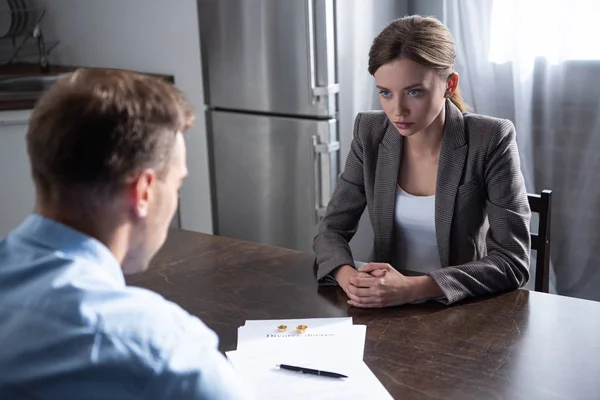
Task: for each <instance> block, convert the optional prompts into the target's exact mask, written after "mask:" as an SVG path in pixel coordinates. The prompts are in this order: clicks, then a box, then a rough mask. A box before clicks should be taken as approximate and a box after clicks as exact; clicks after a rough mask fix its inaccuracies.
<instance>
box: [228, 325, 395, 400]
mask: <svg viewBox="0 0 600 400" xmlns="http://www.w3.org/2000/svg"><path fill="white" fill-rule="evenodd" d="M280 325H286V326H287V329H286V331H285V332H280V331H279V330H278V327H279V326H280ZM298 325H306V326H307V329H306V331H305V332H304V333H300V332H298V331H297V330H296V327H297V326H298ZM366 332H367V327H366V326H365V325H353V323H352V318H309V319H282V320H255V321H246V323H245V325H244V326H241V327H239V328H238V345H237V350H236V351H230V352H227V353H226V354H227V357H228V358H229V361H230V362H231V364H232V365H233V367H234V369H235V370H236V372H237V374H238V375H239V376H240V378H241V379H242V380H243V381H244V382H245V384H246V385H247V387H248V388H249V389H250V390H251V391H252V392H253V393H254V394H255V396H256V397H257V398H258V399H302V400H306V399H307V398H308V399H374V400H377V399H391V398H392V397H391V396H390V395H389V393H388V392H387V391H386V390H385V388H384V387H383V385H382V384H381V382H379V380H378V379H377V377H375V375H374V374H373V373H372V372H371V370H370V369H369V368H368V367H367V365H366V364H365V363H364V362H363V353H364V346H365V338H366ZM280 364H288V365H293V366H297V367H305V368H312V369H317V370H321V371H328V372H335V373H338V374H343V375H347V376H348V378H331V377H325V376H318V375H311V374H304V373H301V372H295V371H289V370H285V369H281V368H278V367H277V366H278V365H280Z"/></svg>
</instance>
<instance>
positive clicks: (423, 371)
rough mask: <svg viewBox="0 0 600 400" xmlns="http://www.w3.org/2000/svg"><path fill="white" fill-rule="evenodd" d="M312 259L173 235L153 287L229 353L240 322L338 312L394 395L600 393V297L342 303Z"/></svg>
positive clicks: (524, 295) (135, 280) (146, 281)
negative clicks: (359, 330) (320, 281)
mask: <svg viewBox="0 0 600 400" xmlns="http://www.w3.org/2000/svg"><path fill="white" fill-rule="evenodd" d="M313 260H314V258H313V255H311V254H306V253H301V252H296V251H292V250H287V249H282V248H275V247H268V246H262V245H259V244H255V243H248V242H242V241H237V240H232V239H227V238H222V237H218V236H211V235H203V234H198V233H192V232H187V231H183V230H172V231H170V233H169V238H168V240H167V243H166V244H165V246H164V247H163V249H162V250H161V251H160V252H159V254H158V255H157V256H156V258H155V260H154V263H153V265H152V267H151V268H150V270H149V271H147V272H145V273H143V274H141V275H137V276H134V277H129V278H128V279H127V281H128V283H129V284H133V285H136V286H142V287H146V288H149V289H152V290H154V291H156V292H158V293H160V294H162V295H163V296H165V297H166V298H167V299H170V300H172V301H174V302H176V303H178V304H180V305H181V306H182V307H183V308H185V309H186V310H188V311H189V312H190V313H192V314H194V315H197V316H198V317H200V318H201V319H202V320H203V321H204V322H205V323H206V324H207V325H208V326H210V327H211V328H212V329H214V330H215V331H216V332H217V333H218V334H219V337H220V340H221V342H220V349H221V351H227V350H233V349H235V347H236V343H237V334H236V332H237V328H238V326H240V325H243V324H244V321H245V320H247V319H277V318H309V317H346V316H351V317H353V319H354V323H355V324H366V325H367V339H366V345H365V362H366V363H367V365H369V367H370V368H371V369H372V370H373V372H374V373H375V375H376V376H377V377H378V378H379V379H380V380H381V381H382V383H383V384H384V385H385V387H386V388H387V389H388V391H389V392H390V393H391V394H392V396H394V398H398V399H477V400H481V399H528V400H530V399H544V400H546V399H569V400H572V399H600V303H597V302H592V301H587V300H578V299H573V298H568V297H562V296H555V295H549V294H543V293H537V292H529V291H524V290H516V291H513V292H510V293H506V294H502V295H498V296H494V297H487V298H482V299H479V300H476V301H469V302H465V303H462V304H459V305H455V306H451V307H447V306H443V305H440V304H437V303H426V304H422V305H408V306H402V307H392V308H387V309H375V310H373V309H370V310H363V309H357V308H353V307H349V306H348V305H347V304H346V297H345V295H344V293H343V291H342V290H341V289H340V288H337V287H320V288H319V287H317V284H316V282H315V278H314V275H313Z"/></svg>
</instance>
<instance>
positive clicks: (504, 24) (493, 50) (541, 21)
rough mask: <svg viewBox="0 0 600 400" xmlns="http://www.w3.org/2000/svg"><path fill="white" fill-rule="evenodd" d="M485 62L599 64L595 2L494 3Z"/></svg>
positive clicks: (599, 18) (599, 15)
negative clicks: (592, 62) (596, 61)
mask: <svg viewBox="0 0 600 400" xmlns="http://www.w3.org/2000/svg"><path fill="white" fill-rule="evenodd" d="M491 20H492V24H491V37H490V52H489V60H490V61H491V62H494V63H506V62H524V61H533V59H535V58H537V57H543V58H546V59H547V61H548V62H549V63H551V64H556V63H559V62H561V61H567V60H600V45H599V44H598V40H600V1H599V0H494V3H493V7H492V16H491Z"/></svg>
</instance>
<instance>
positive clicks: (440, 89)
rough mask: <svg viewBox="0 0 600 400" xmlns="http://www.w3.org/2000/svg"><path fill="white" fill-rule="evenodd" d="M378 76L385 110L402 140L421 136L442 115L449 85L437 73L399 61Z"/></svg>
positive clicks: (380, 70)
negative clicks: (418, 134)
mask: <svg viewBox="0 0 600 400" xmlns="http://www.w3.org/2000/svg"><path fill="white" fill-rule="evenodd" d="M454 75H455V74H453V76H454ZM374 76H375V82H376V84H377V88H378V90H379V99H380V101H381V106H382V107H383V110H384V111H385V113H386V115H387V116H388V118H389V119H390V121H392V123H393V124H394V125H395V126H396V129H397V130H398V132H400V134H401V135H402V136H412V135H414V134H416V133H418V132H421V131H422V130H424V129H426V128H427V127H429V126H430V125H431V123H432V122H433V121H434V120H435V119H436V118H437V117H438V116H439V115H440V112H441V111H442V108H443V107H444V100H445V97H444V96H445V94H446V91H447V90H448V88H449V85H448V80H447V79H444V78H443V77H442V76H440V74H439V73H438V72H437V71H436V70H434V69H432V68H427V67H425V66H423V65H421V64H418V63H416V62H414V61H412V60H409V59H398V60H395V61H392V62H390V63H388V64H384V65H382V66H381V67H379V69H377V71H376V72H375V74H374ZM452 79H454V78H452ZM452 79H450V80H452ZM456 79H458V75H456ZM456 83H457V82H456Z"/></svg>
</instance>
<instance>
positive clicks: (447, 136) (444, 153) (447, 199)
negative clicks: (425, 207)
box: [435, 100, 468, 267]
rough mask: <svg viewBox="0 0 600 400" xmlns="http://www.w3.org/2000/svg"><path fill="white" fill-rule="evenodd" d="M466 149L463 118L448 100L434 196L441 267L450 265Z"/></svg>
mask: <svg viewBox="0 0 600 400" xmlns="http://www.w3.org/2000/svg"><path fill="white" fill-rule="evenodd" d="M467 150H468V146H467V142H466V134H465V131H464V121H463V115H462V113H461V112H460V110H459V109H458V108H457V107H456V106H455V105H454V104H452V102H451V101H450V100H447V102H446V122H445V124H444V136H443V138H442V147H441V150H440V162H439V166H438V177H437V184H436V193H435V227H436V238H437V244H438V251H439V254H440V262H441V265H442V267H446V266H448V265H450V233H451V226H452V216H453V215H454V203H455V200H456V192H457V191H458V185H459V183H460V179H461V177H462V175H463V167H464V165H465V159H466V155H467Z"/></svg>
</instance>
